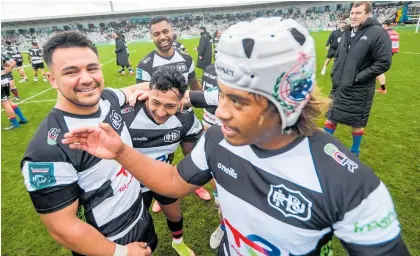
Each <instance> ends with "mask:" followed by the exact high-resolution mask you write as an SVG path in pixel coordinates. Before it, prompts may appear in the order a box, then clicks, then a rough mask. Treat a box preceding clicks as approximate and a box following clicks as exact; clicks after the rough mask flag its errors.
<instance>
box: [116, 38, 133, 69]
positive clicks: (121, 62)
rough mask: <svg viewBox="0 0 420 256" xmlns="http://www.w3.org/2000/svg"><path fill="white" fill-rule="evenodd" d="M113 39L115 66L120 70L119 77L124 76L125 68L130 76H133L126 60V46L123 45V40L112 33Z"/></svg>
mask: <svg viewBox="0 0 420 256" xmlns="http://www.w3.org/2000/svg"><path fill="white" fill-rule="evenodd" d="M112 36H113V38H115V53H116V54H117V65H118V66H121V70H120V71H118V73H120V74H121V75H125V68H126V67H127V69H128V72H129V73H130V75H134V71H133V69H132V68H131V65H130V62H129V60H128V52H127V46H126V44H125V38H124V36H123V35H122V34H120V33H113V35H112Z"/></svg>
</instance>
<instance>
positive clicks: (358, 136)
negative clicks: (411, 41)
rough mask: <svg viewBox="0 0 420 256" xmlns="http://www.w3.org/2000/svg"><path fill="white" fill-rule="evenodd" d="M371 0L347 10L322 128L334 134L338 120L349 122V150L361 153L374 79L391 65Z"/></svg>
mask: <svg viewBox="0 0 420 256" xmlns="http://www.w3.org/2000/svg"><path fill="white" fill-rule="evenodd" d="M371 14H372V3H371V2H369V1H357V2H355V3H354V4H353V7H352V9H351V12H350V27H349V28H347V29H346V30H345V31H344V33H343V34H342V36H341V40H340V43H339V45H338V48H337V52H336V55H335V56H336V60H335V61H334V66H333V69H332V70H333V72H332V75H331V77H332V84H333V86H332V89H331V97H332V98H333V105H332V107H331V109H330V110H329V112H328V115H327V120H326V121H325V125H324V130H325V131H326V132H328V133H330V134H334V132H335V129H336V128H337V125H338V124H344V125H348V126H351V128H352V129H351V130H352V138H353V144H352V146H351V148H350V151H351V152H352V153H354V154H355V155H356V156H359V154H360V144H361V142H362V138H363V134H364V129H365V127H366V125H367V122H368V119H369V115H370V110H371V108H372V104H373V97H374V95H375V80H376V77H377V76H379V75H380V74H383V73H385V72H386V71H388V70H389V68H390V67H391V62H392V43H391V39H390V37H389V36H388V33H387V31H386V30H385V29H383V28H382V27H381V24H380V23H379V22H378V21H377V20H376V19H374V18H372V17H371Z"/></svg>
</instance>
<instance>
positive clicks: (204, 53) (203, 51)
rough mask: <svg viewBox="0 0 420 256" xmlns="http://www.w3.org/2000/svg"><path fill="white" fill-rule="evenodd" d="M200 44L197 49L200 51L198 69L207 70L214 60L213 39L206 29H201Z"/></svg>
mask: <svg viewBox="0 0 420 256" xmlns="http://www.w3.org/2000/svg"><path fill="white" fill-rule="evenodd" d="M200 34H201V38H200V43H199V45H198V47H197V48H196V51H198V59H197V67H198V68H201V69H202V70H205V69H206V68H207V66H208V65H210V64H211V59H212V47H211V44H212V38H211V35H210V34H209V32H207V30H206V28H205V27H200Z"/></svg>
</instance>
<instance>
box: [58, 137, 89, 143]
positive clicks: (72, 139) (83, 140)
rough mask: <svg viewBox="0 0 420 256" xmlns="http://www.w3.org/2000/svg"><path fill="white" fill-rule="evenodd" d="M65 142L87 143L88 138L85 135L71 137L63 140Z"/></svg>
mask: <svg viewBox="0 0 420 256" xmlns="http://www.w3.org/2000/svg"><path fill="white" fill-rule="evenodd" d="M61 142H62V143H63V144H86V143H87V138H83V137H69V138H66V139H63V140H62V141H61Z"/></svg>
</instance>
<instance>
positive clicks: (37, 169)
mask: <svg viewBox="0 0 420 256" xmlns="http://www.w3.org/2000/svg"><path fill="white" fill-rule="evenodd" d="M28 171H29V183H30V184H31V186H32V187H33V188H34V189H36V190H38V189H43V188H47V187H51V186H52V185H54V184H55V183H57V181H56V179H55V176H54V164H53V163H29V164H28Z"/></svg>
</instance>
